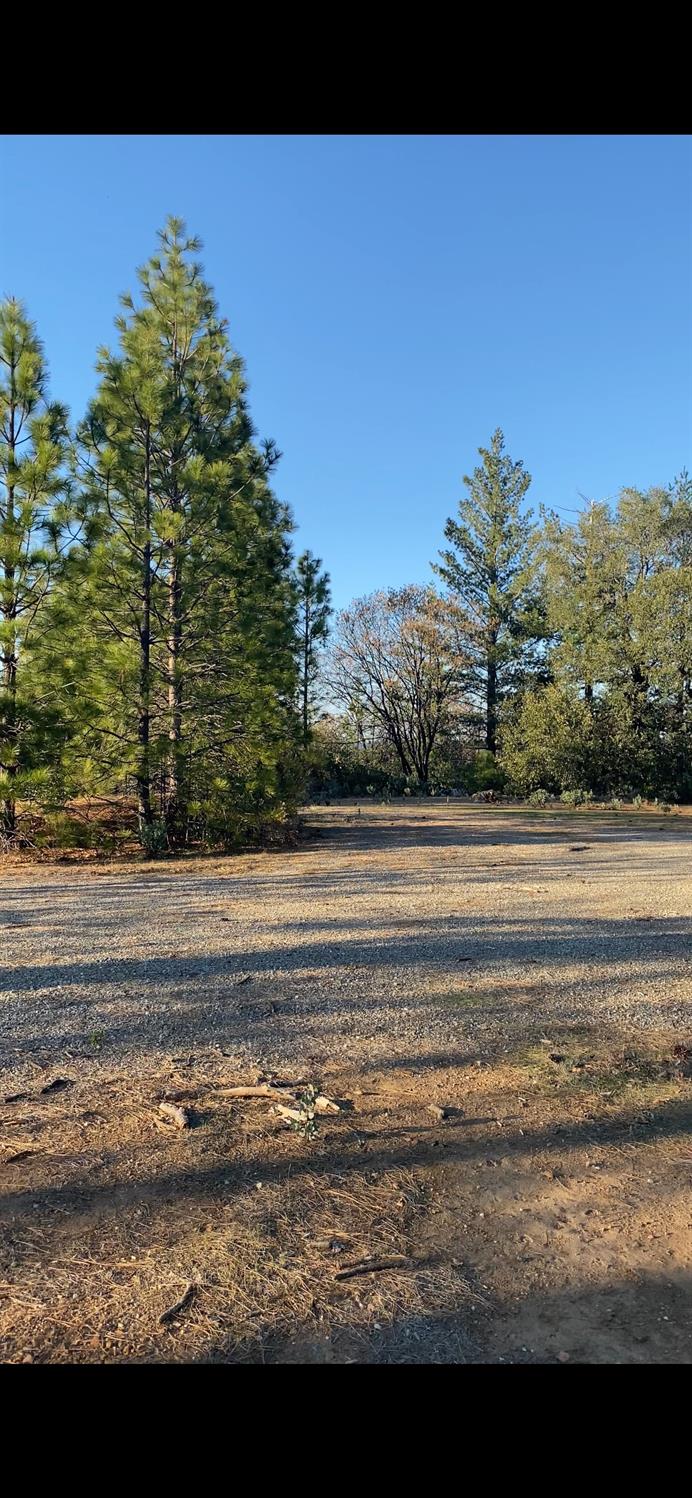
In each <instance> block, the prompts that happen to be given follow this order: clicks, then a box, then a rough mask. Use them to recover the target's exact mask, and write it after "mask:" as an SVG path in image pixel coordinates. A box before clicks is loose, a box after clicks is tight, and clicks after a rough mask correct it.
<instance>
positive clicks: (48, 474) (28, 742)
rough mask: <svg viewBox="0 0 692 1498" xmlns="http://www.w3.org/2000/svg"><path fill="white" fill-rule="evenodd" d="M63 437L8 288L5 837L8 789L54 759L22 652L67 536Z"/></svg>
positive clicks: (11, 807)
mask: <svg viewBox="0 0 692 1498" xmlns="http://www.w3.org/2000/svg"><path fill="white" fill-rule="evenodd" d="M67 445H68V432H67V415H66V412H65V409H64V407H63V406H60V405H58V404H57V403H54V402H51V401H49V399H48V396H47V369H46V363H45V359H44V355H43V348H42V345H41V342H40V340H39V338H38V335H37V332H36V328H35V326H34V324H33V323H32V322H31V321H30V320H29V318H28V317H27V314H26V312H25V310H24V308H23V306H22V304H21V302H19V301H17V300H16V299H15V298H13V297H10V298H8V299H7V300H6V301H4V302H3V303H2V304H0V654H1V660H2V686H1V690H0V769H1V771H2V782H3V785H2V830H3V832H4V834H5V836H9V837H12V836H13V835H14V833H15V829H16V824H17V806H16V803H17V798H18V795H20V794H21V793H22V791H23V790H24V791H26V790H27V789H28V786H29V784H30V777H31V773H32V771H38V770H40V768H41V767H42V766H43V767H46V766H47V765H49V764H50V762H51V759H54V758H55V756H56V754H57V746H56V742H53V743H51V738H52V736H55V735H57V737H58V738H59V737H60V736H61V734H64V725H61V723H60V713H59V710H58V708H57V705H56V702H55V699H54V696H53V695H52V694H51V692H50V689H49V688H48V690H46V691H44V690H43V689H42V687H41V686H40V685H38V686H37V684H36V683H35V682H32V680H31V653H32V648H33V647H34V645H35V643H36V642H37V641H38V640H39V639H40V631H41V623H42V618H43V616H44V613H45V608H46V605H47V601H48V597H49V593H50V589H51V586H52V583H53V581H54V579H55V577H56V575H57V573H58V572H59V570H60V568H61V566H62V565H63V561H64V557H65V554H66V551H67V550H68V548H69V545H70V541H71V538H72V537H73V536H74V529H73V522H74V521H75V516H74V513H73V512H71V511H70V508H69V504H68V496H67V483H66V469H65V461H66V453H67ZM27 777H29V778H28V779H27Z"/></svg>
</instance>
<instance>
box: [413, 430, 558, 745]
mask: <svg viewBox="0 0 692 1498" xmlns="http://www.w3.org/2000/svg"><path fill="white" fill-rule="evenodd" d="M479 453H480V456H481V458H482V460H483V461H482V463H481V464H480V465H479V466H478V467H477V468H475V469H474V471H473V474H472V475H471V476H470V477H468V476H465V477H464V484H465V485H466V488H467V490H468V493H467V495H465V496H464V497H463V498H462V499H461V500H460V502H459V518H458V520H452V519H450V520H448V521H447V524H446V526H445V539H446V540H447V541H448V542H449V543H450V549H449V550H446V551H442V552H441V553H440V556H441V558H442V563H441V564H435V563H433V567H434V570H435V571H436V572H437V573H438V574H439V576H440V577H441V578H442V579H443V581H444V582H445V583H446V584H447V586H448V587H449V588H450V590H451V591H452V593H454V594H455V595H456V596H457V598H458V600H459V603H460V605H461V607H462V609H463V610H464V611H465V614H466V616H467V625H466V630H465V644H466V647H467V649H468V651H469V653H470V658H471V663H472V665H471V677H470V681H471V686H472V688H473V690H474V692H475V694H476V696H477V698H478V700H479V702H482V718H483V722H484V728H485V745H486V748H487V749H489V750H490V751H491V753H494V752H495V749H496V744H497V730H498V719H499V713H500V708H501V705H502V701H503V699H504V697H505V695H506V693H507V692H508V691H509V690H510V688H511V687H512V686H515V685H517V684H518V683H519V682H520V681H521V680H522V678H523V677H524V676H525V675H526V673H527V671H528V670H530V668H531V667H532V665H534V663H535V650H536V645H537V642H538V641H539V640H540V638H541V636H542V633H543V625H542V617H541V607H540V599H539V596H538V591H537V586H536V576H537V562H536V530H535V527H534V526H533V524H532V520H531V513H532V512H531V511H530V510H529V511H528V512H526V513H524V514H522V513H521V505H522V502H523V500H524V498H525V495H526V492H527V490H528V488H529V485H530V483H531V476H530V474H529V473H527V471H526V469H525V468H524V465H523V463H522V462H513V461H512V459H511V458H510V457H509V456H508V455H507V454H506V453H505V444H504V437H503V434H502V432H501V431H500V430H499V429H498V430H497V431H496V432H494V433H493V436H492V439H491V443H490V447H489V448H480V449H479Z"/></svg>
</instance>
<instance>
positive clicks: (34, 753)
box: [0, 218, 692, 853]
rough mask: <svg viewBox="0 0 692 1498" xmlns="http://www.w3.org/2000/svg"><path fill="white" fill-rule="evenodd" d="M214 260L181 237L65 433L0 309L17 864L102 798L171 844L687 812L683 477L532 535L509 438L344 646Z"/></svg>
mask: <svg viewBox="0 0 692 1498" xmlns="http://www.w3.org/2000/svg"><path fill="white" fill-rule="evenodd" d="M199 250H200V244H199V241H197V240H196V239H193V238H191V237H189V236H188V234H187V232H186V229H185V225H184V224H183V223H182V221H180V220H178V219H173V218H172V219H169V220H168V222H167V224H166V225H165V227H164V229H163V230H162V231H161V233H160V234H159V244H158V250H157V253H156V254H154V255H153V256H152V257H151V259H150V260H149V261H147V263H146V264H145V265H144V266H143V267H142V268H141V269H140V270H139V271H138V273H137V274H138V292H137V295H136V296H132V295H130V294H126V295H125V296H123V297H122V298H121V308H120V312H119V314H118V316H117V317H116V322H115V328H116V335H117V336H116V341H115V344H114V347H113V348H103V349H101V350H99V352H98V357H97V363H96V385H95V390H94V394H93V397H92V399H91V401H90V403H89V406H88V409H87V411H86V412H85V413H84V415H83V417H82V418H81V419H80V420H79V421H78V422H77V423H76V424H74V425H73V424H71V422H70V419H69V416H68V412H67V410H66V408H65V407H64V406H63V405H62V404H60V403H59V402H56V401H54V400H52V399H51V398H50V396H49V393H48V373H47V365H46V360H45V356H44V352H43V348H42V345H41V341H40V338H39V336H38V333H37V330H36V328H35V327H34V325H33V323H32V322H31V320H30V318H29V316H28V314H27V312H26V310H25V308H24V307H23V305H22V303H21V302H19V301H18V300H16V299H14V298H8V299H6V300H5V301H4V302H2V303H0V661H1V667H2V680H1V683H0V838H1V840H2V843H3V845H4V846H5V847H9V846H13V845H15V844H21V843H22V842H24V843H26V842H31V841H32V840H36V839H39V838H40V837H41V836H43V835H44V832H45V829H46V828H48V830H49V832H50V830H51V828H52V834H53V835H54V836H55V837H59V836H60V835H63V836H65V837H66V838H67V839H69V838H70V837H71V836H74V835H76V832H75V829H76V828H77V827H78V826H80V825H81V823H80V821H79V817H80V807H83V806H84V805H87V807H89V806H91V804H92V802H94V801H97V802H98V801H101V802H105V803H109V804H110V803H112V804H113V806H114V807H115V808H116V811H115V815H116V819H117V816H121V817H122V816H125V815H126V812H127V808H131V820H132V826H133V827H134V828H136V831H137V834H138V836H139V839H140V842H141V844H142V846H143V847H144V848H145V849H146V850H147V851H149V852H151V853H155V852H159V851H163V849H165V848H167V847H178V846H181V845H186V844H190V843H192V844H199V843H202V844H204V843H210V844H213V843H217V844H222V845H225V846H228V845H233V844H235V843H238V842H243V841H248V840H252V839H254V838H257V837H260V836H262V837H264V836H268V835H272V836H280V835H283V834H284V833H285V830H286V828H287V827H289V826H290V825H291V820H292V817H293V814H294V812H295V809H296V807H297V805H298V803H299V801H300V800H301V798H302V797H303V796H304V795H305V794H306V790H307V791H308V792H310V791H312V792H313V793H314V792H315V791H316V790H327V791H331V792H332V793H334V794H338V793H339V792H349V791H353V790H356V791H359V792H365V791H367V790H368V789H370V790H382V791H384V792H385V793H391V792H392V791H402V790H409V791H413V790H418V791H421V792H423V793H426V792H429V791H436V790H445V789H446V790H447V791H449V790H453V789H455V788H462V789H465V790H470V791H473V790H484V791H488V792H492V791H493V790H495V791H500V790H502V789H508V790H510V791H512V792H515V793H517V794H520V795H525V794H529V795H531V794H534V795H547V794H563V795H565V797H567V798H569V797H570V796H571V797H572V798H574V799H579V798H580V797H584V796H589V795H600V796H603V795H608V796H612V795H616V794H631V795H641V796H657V797H659V798H664V799H668V800H673V799H680V800H682V799H689V798H690V797H691V796H692V756H691V754H690V748H691V734H692V481H691V480H690V479H689V477H688V475H687V474H686V473H683V474H682V475H681V476H680V477H679V478H677V479H676V480H674V481H673V482H672V483H670V484H668V485H667V486H666V487H661V488H653V489H650V490H648V491H646V492H640V491H639V490H636V489H623V491H622V493H621V495H620V496H619V498H618V500H617V501H616V502H615V503H614V504H609V503H592V504H590V505H588V506H587V508H586V509H585V510H584V511H583V512H582V513H581V514H580V515H579V516H578V518H577V520H576V522H575V523H574V524H566V523H565V522H564V521H563V520H561V519H560V518H559V516H558V515H557V514H556V513H554V512H551V511H549V510H546V509H541V511H540V514H539V517H538V518H537V519H536V518H535V517H534V514H533V512H532V510H531V509H530V508H529V507H528V503H527V495H528V493H529V490H530V485H531V477H530V474H529V473H528V471H527V470H526V468H525V466H524V464H523V462H521V461H517V460H514V459H512V458H511V457H510V456H509V454H508V453H507V451H506V449H505V442H504V437H503V434H502V432H501V431H500V430H497V431H496V432H495V433H494V434H493V436H492V439H491V441H490V444H489V446H488V447H487V448H480V449H479V458H480V462H479V463H478V465H477V466H476V467H475V468H474V470H473V472H472V473H471V474H470V475H468V476H466V477H465V478H464V493H463V495H462V498H461V500H460V502H459V505H458V511H457V514H456V516H455V517H453V518H450V519H449V520H448V521H447V524H446V526H445V528H444V538H443V543H442V545H441V548H440V551H439V552H438V554H437V557H436V559H435V560H434V561H433V562H432V564H431V565H432V571H433V575H434V577H435V579H436V581H435V582H434V583H433V581H432V580H431V582H430V583H429V584H411V585H409V586H406V587H400V588H389V589H382V590H380V591H378V592H376V593H374V594H372V595H371V596H369V597H367V598H360V599H356V600H355V601H354V602H353V603H352V604H351V605H350V606H349V607H348V608H346V609H343V610H342V611H341V612H340V613H339V615H338V617H337V618H336V620H335V621H334V623H333V628H332V608H331V597H330V581H329V575H328V573H327V572H325V570H324V567H323V564H322V562H321V560H320V559H319V558H318V557H315V556H313V555H312V553H311V552H310V551H306V552H304V553H303V555H302V556H300V557H298V558H297V559H295V558H294V556H293V552H292V546H291V534H292V530H293V522H292V517H291V515H290V513H289V510H288V508H287V507H286V505H285V504H283V503H282V502H281V501H280V499H279V498H278V497H277V495H276V494H275V492H274V490H273V488H272V479H273V475H274V472H275V469H276V465H277V463H278V460H279V457H280V454H279V452H278V449H277V447H276V444H275V443H274V442H273V441H270V440H263V441H262V440H259V439H258V437H257V434H256V432H255V430H254V427H253V424H252V421H251V418H250V414H249V409H248V399H247V382H246V376H245V370H244V365H243V361H242V359H241V358H240V356H239V355H238V354H237V352H236V351H235V350H234V348H233V347H232V345H231V342H230V339H229V335H228V329H227V324H226V321H225V319H224V318H223V317H222V316H221V314H220V311H219V309H218V306H217V303H216V300H215V297H214V294H213V291H212V289H211V287H210V286H209V285H208V283H207V282H206V280H205V278H204V274H203V270H202V266H201V264H200V262H199V258H198V256H199ZM42 829H43V831H42Z"/></svg>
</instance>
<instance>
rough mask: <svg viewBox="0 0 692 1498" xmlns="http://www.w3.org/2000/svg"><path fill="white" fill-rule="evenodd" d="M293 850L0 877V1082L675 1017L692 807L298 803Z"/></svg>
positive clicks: (457, 1049)
mask: <svg viewBox="0 0 692 1498" xmlns="http://www.w3.org/2000/svg"><path fill="white" fill-rule="evenodd" d="M308 826H309V829H310V830H309V836H308V838H307V840H306V841H305V842H304V843H303V844H302V845H301V846H300V847H299V848H298V849H297V850H295V851H291V852H281V853H266V854H252V855H248V856H242V857H229V858H225V859H207V860H203V859H196V860H187V861H184V862H179V863H177V864H166V865H152V864H146V865H145V864H134V863H130V864H120V865H118V864H114V863H113V864H108V865H104V864H100V865H90V866H72V865H70V866H59V865H52V866H48V865H45V864H44V865H38V864H33V865H28V864H27V865H24V866H15V867H13V868H11V869H8V870H7V871H6V873H5V875H4V877H3V878H2V881H1V883H2V926H3V931H2V947H3V950H2V960H3V968H2V975H1V977H0V989H1V990H2V991H1V992H0V1064H1V1066H2V1087H3V1089H4V1091H5V1092H8V1091H10V1090H12V1089H14V1088H15V1087H16V1088H19V1087H20V1086H22V1085H23V1083H24V1082H25V1081H26V1080H27V1079H28V1078H30V1077H35V1075H36V1068H37V1066H38V1067H39V1068H43V1069H45V1068H52V1069H56V1070H60V1069H65V1068H67V1066H68V1063H69V1065H70V1067H71V1070H70V1073H69V1074H70V1075H72V1076H73V1075H77V1074H79V1073H80V1072H81V1073H84V1072H86V1071H88V1072H90V1073H93V1072H94V1071H96V1072H98V1071H99V1070H101V1069H104V1068H105V1069H110V1070H112V1068H113V1066H114V1065H117V1066H118V1067H119V1068H121V1067H123V1066H125V1065H126V1066H127V1067H128V1068H130V1069H131V1071H132V1074H133V1075H134V1076H136V1075H138V1074H142V1073H143V1071H144V1070H145V1069H146V1068H147V1067H149V1066H151V1065H152V1063H156V1064H158V1063H159V1062H161V1061H164V1060H165V1059H166V1058H169V1057H171V1056H174V1055H176V1056H177V1055H180V1054H184V1053H186V1052H192V1051H194V1052H196V1053H199V1051H200V1050H204V1049H205V1048H213V1049H215V1050H218V1049H220V1050H221V1052H222V1053H223V1054H227V1055H229V1056H232V1057H234V1058H236V1059H237V1060H238V1061H239V1062H240V1063H241V1064H244V1063H245V1062H247V1063H248V1064H250V1063H252V1064H259V1065H261V1066H265V1067H281V1066H286V1065H295V1064H301V1063H304V1064H306V1065H309V1066H312V1067H314V1068H319V1064H320V1063H321V1062H324V1061H325V1060H326V1059H329V1058H333V1057H335V1056H336V1057H338V1058H339V1059H340V1060H343V1061H344V1062H351V1061H353V1062H357V1061H358V1062H360V1063H361V1064H362V1063H363V1062H367V1064H368V1065H376V1066H380V1067H382V1066H390V1067H392V1066H396V1065H404V1064H406V1062H408V1063H409V1064H411V1063H412V1062H413V1063H415V1062H417V1064H418V1065H419V1066H420V1067H425V1066H426V1065H428V1066H432V1065H435V1064H437V1062H438V1060H443V1061H444V1062H448V1063H450V1064H453V1063H454V1060H455V1058H461V1057H463V1058H465V1059H469V1058H472V1057H473V1058H475V1057H482V1056H483V1055H487V1054H488V1053H489V1052H491V1051H495V1052H497V1051H498V1049H499V1050H504V1049H507V1050H510V1049H511V1048H512V1047H519V1046H520V1045H521V1044H522V1043H524V1042H525V1041H526V1038H527V1036H529V1035H541V1034H543V1033H544V1032H547V1031H548V1029H549V1028H550V1027H553V1031H554V1030H555V1029H556V1028H557V1029H560V1027H562V1028H563V1029H565V1028H566V1029H568V1028H570V1027H575V1028H576V1027H586V1028H588V1027H598V1028H599V1031H600V1033H601V1034H608V1033H609V1032H611V1031H612V1033H613V1034H617V1035H619V1036H621V1035H623V1034H627V1033H633V1034H634V1033H636V1032H638V1031H646V1030H662V1029H665V1030H671V1031H673V1030H674V1031H677V1032H679V1033H681V1032H683V1031H684V1032H688V1031H689V1030H690V1026H691V1022H692V981H691V980H692V943H691V941H690V937H691V935H692V861H691V859H690V851H691V846H692V840H691V836H690V834H691V831H692V820H690V818H689V817H688V816H686V815H673V816H670V817H668V818H658V817H656V816H655V815H654V814H652V813H648V814H643V813H642V814H639V815H635V814H632V815H629V814H628V813H627V812H626V811H623V812H620V813H604V812H580V813H577V814H570V815H567V814H565V813H553V814H551V813H549V812H543V813H534V814H529V813H526V812H524V811H522V810H519V809H517V810H515V809H513V808H512V809H510V808H502V807H499V808H483V807H477V806H471V805H469V804H459V805H457V804H454V803H437V804H431V803H425V804H423V803H421V804H403V805H400V806H399V805H396V806H391V807H379V806H377V807H375V806H367V807H365V806H364V807H363V808H362V809H359V808H358V807H357V806H355V805H341V806H338V807H319V808H312V809H311V811H310V812H309V813H308Z"/></svg>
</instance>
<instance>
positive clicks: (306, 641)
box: [303, 604, 310, 749]
mask: <svg viewBox="0 0 692 1498" xmlns="http://www.w3.org/2000/svg"><path fill="white" fill-rule="evenodd" d="M309 668H310V619H309V613H308V608H307V604H306V606H305V634H304V636H303V748H304V749H307V746H308V739H309V737H310V727H309V723H308V694H309V681H308V674H309Z"/></svg>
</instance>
